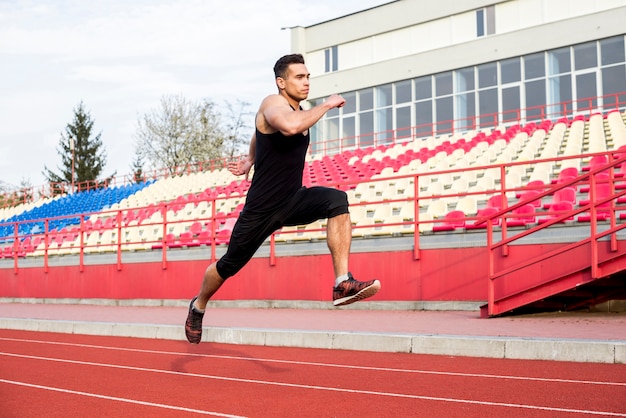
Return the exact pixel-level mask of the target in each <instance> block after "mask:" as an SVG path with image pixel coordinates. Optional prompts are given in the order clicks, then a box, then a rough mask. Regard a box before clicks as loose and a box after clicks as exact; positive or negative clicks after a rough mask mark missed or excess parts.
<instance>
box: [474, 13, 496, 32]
mask: <svg viewBox="0 0 626 418" xmlns="http://www.w3.org/2000/svg"><path fill="white" fill-rule="evenodd" d="M494 33H496V8H495V6H488V7H485V8H483V9H478V10H476V36H477V37H479V38H480V37H481V36H485V35H493V34H494Z"/></svg>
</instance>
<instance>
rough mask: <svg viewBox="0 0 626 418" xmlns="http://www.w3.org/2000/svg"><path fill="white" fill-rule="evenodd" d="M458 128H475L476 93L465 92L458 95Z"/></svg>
mask: <svg viewBox="0 0 626 418" xmlns="http://www.w3.org/2000/svg"><path fill="white" fill-rule="evenodd" d="M456 113H457V114H456V117H455V119H456V120H457V123H456V128H457V129H461V130H463V129H474V128H475V127H476V117H475V116H476V94H475V93H474V92H471V93H463V94H459V95H458V96H456Z"/></svg>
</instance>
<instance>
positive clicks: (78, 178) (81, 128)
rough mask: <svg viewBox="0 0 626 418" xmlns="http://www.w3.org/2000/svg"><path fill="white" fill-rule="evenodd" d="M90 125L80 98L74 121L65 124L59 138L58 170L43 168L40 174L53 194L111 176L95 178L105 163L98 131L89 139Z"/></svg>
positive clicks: (94, 183)
mask: <svg viewBox="0 0 626 418" xmlns="http://www.w3.org/2000/svg"><path fill="white" fill-rule="evenodd" d="M93 125H94V121H93V120H92V119H91V115H90V113H89V112H87V111H86V110H85V106H84V104H83V102H82V101H81V102H80V103H79V105H78V106H77V107H76V108H75V109H74V120H73V121H72V123H68V124H67V126H66V127H65V132H63V133H61V138H60V139H59V146H58V148H57V152H58V154H59V155H60V156H61V167H60V168H59V167H58V168H59V170H60V173H59V174H57V173H55V172H53V171H52V170H50V169H49V168H48V167H47V166H45V167H44V172H43V175H44V176H45V177H46V179H47V180H48V182H50V184H51V186H53V191H54V193H55V194H56V193H63V192H66V191H67V190H71V185H72V184H74V185H75V187H74V188H75V190H81V189H84V188H85V187H86V186H87V185H89V186H90V187H94V186H100V185H102V184H104V183H105V182H106V181H107V180H110V179H111V178H112V177H113V176H114V175H115V174H112V175H111V176H109V177H108V178H107V179H104V180H99V177H100V175H101V174H102V171H103V169H104V166H105V165H106V153H105V151H104V150H103V149H102V148H103V144H102V140H101V139H100V135H101V133H99V134H97V135H96V136H94V137H93V138H92V130H93Z"/></svg>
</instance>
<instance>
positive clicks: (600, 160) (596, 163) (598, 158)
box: [582, 155, 609, 171]
mask: <svg viewBox="0 0 626 418" xmlns="http://www.w3.org/2000/svg"><path fill="white" fill-rule="evenodd" d="M608 162H609V160H608V158H607V156H606V155H595V156H593V157H591V159H590V160H589V165H586V166H584V167H583V168H582V169H583V171H589V170H593V169H594V168H598V167H600V166H603V165H605V164H608Z"/></svg>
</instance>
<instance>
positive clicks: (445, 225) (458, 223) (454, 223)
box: [433, 210, 465, 232]
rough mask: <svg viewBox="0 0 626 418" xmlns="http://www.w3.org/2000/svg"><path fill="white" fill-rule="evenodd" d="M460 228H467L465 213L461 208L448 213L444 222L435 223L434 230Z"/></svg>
mask: <svg viewBox="0 0 626 418" xmlns="http://www.w3.org/2000/svg"><path fill="white" fill-rule="evenodd" d="M458 228H465V213H463V211H461V210H453V211H450V212H448V213H446V215H445V216H444V218H443V221H442V223H436V224H435V225H433V232H437V231H453V230H455V229H458Z"/></svg>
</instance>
